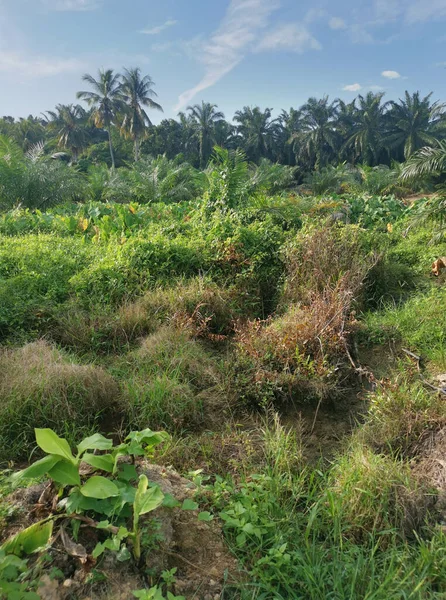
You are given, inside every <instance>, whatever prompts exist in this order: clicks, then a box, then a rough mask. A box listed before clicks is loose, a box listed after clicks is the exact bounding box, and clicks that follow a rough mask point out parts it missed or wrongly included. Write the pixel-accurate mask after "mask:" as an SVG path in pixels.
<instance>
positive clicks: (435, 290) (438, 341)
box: [363, 286, 446, 369]
mask: <svg viewBox="0 0 446 600" xmlns="http://www.w3.org/2000/svg"><path fill="white" fill-rule="evenodd" d="M445 303H446V288H445V287H437V286H433V287H432V288H431V289H430V291H429V292H428V293H424V294H417V295H414V296H413V297H411V298H410V299H409V300H407V302H405V303H404V304H399V305H388V306H387V308H384V309H383V310H382V311H379V312H373V313H372V312H370V313H366V314H365V315H364V318H363V320H364V324H365V331H364V332H363V335H365V336H366V338H367V339H368V341H369V342H371V343H375V344H382V343H384V342H386V341H389V340H390V341H392V340H393V341H395V342H397V343H399V344H404V345H406V347H407V348H409V349H410V350H412V351H413V352H415V353H416V354H421V355H422V356H423V357H424V358H427V359H428V360H429V361H431V362H432V363H433V365H432V366H433V367H434V368H439V369H443V368H445V367H446V312H445V311H444V310H443V308H442V307H444V306H445Z"/></svg>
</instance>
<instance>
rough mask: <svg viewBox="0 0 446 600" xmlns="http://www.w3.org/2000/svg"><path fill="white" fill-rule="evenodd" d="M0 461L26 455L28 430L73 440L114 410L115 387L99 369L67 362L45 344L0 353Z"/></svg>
mask: <svg viewBox="0 0 446 600" xmlns="http://www.w3.org/2000/svg"><path fill="white" fill-rule="evenodd" d="M0 397H1V399H2V402H1V405H0V448H2V449H3V450H0V457H2V458H5V459H6V458H9V459H10V458H19V457H20V458H22V457H26V456H27V455H28V454H29V452H30V450H31V449H32V448H33V447H34V439H35V437H34V427H50V428H52V429H54V430H55V431H56V432H58V433H59V434H61V435H64V436H66V437H68V438H69V439H70V441H71V442H74V441H75V442H78V441H79V438H81V437H82V436H83V435H84V434H86V433H87V432H91V431H92V430H93V429H94V428H95V427H97V426H98V424H99V421H100V420H101V419H102V418H104V417H106V416H108V415H109V414H110V413H112V412H116V411H117V410H118V407H119V387H118V385H117V383H116V382H115V381H114V379H113V378H112V377H111V376H110V375H109V374H108V373H106V372H105V371H104V370H102V369H100V368H98V367H94V366H86V365H78V364H75V363H73V362H70V361H69V360H68V359H67V358H66V357H65V356H63V355H62V354H61V353H60V352H58V350H56V349H55V348H54V347H52V346H51V345H50V344H48V343H47V342H45V341H42V340H41V341H37V342H34V343H31V344H27V345H26V346H24V347H23V348H19V349H15V350H4V351H3V352H2V353H1V354H0Z"/></svg>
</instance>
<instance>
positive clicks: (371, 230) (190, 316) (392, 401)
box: [0, 196, 446, 600]
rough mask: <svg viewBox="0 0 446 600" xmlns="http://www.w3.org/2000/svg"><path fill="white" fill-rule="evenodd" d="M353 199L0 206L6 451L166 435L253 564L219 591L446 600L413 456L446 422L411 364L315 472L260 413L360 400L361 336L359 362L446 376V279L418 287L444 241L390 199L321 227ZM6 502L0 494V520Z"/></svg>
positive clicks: (438, 535) (428, 496)
mask: <svg viewBox="0 0 446 600" xmlns="http://www.w3.org/2000/svg"><path fill="white" fill-rule="evenodd" d="M345 202H347V200H346V199H345V198H335V199H333V200H329V201H326V200H324V201H321V200H320V199H318V198H315V199H314V198H313V199H309V200H308V202H307V201H303V200H301V199H295V198H292V199H289V198H288V197H287V196H284V197H281V198H279V199H277V198H276V199H271V198H267V197H263V196H259V197H258V198H255V199H252V200H251V201H250V204H247V205H245V206H244V207H243V208H240V209H237V210H234V211H227V210H226V211H225V210H222V211H221V212H219V211H214V212H213V213H210V214H206V211H205V210H204V206H203V204H200V202H199V201H197V202H184V203H180V204H178V205H175V206H168V205H163V206H160V205H153V206H146V207H144V208H142V207H140V206H138V205H136V204H134V205H128V204H122V205H119V204H110V205H105V204H102V205H101V204H98V203H96V204H90V205H84V206H69V207H68V206H67V207H65V208H63V207H58V208H57V209H54V210H53V211H51V212H49V213H31V212H29V211H28V212H26V211H14V212H10V213H5V214H4V215H2V216H1V217H0V231H1V232H2V235H0V335H1V336H2V341H3V342H4V346H3V347H2V348H1V349H0V397H1V403H0V460H2V461H5V462H6V461H9V460H22V459H26V458H27V457H28V456H29V454H30V453H32V451H33V449H34V427H36V426H37V427H51V428H53V429H55V430H56V431H57V432H58V433H59V434H61V435H63V436H64V437H67V438H68V440H69V441H70V442H74V441H75V440H78V439H80V438H82V437H84V436H85V435H87V434H89V433H91V432H93V431H97V430H103V431H104V432H105V433H115V434H116V435H117V436H118V437H119V435H120V434H121V433H122V432H124V431H128V430H130V429H133V430H135V429H142V428H146V427H150V428H151V429H161V428H165V429H167V430H168V431H169V432H170V433H172V434H173V436H174V437H173V440H172V441H171V442H170V444H166V446H165V447H163V448H162V449H160V450H159V453H158V454H157V456H156V460H159V461H161V462H162V463H163V464H171V463H172V464H174V466H175V467H176V468H177V469H178V470H180V471H189V470H192V471H194V470H196V469H198V468H200V467H201V468H203V469H204V471H205V472H204V473H203V474H200V475H199V476H198V477H199V478H203V477H204V478H206V477H210V479H208V480H207V483H204V484H202V485H200V486H199V489H198V495H199V497H200V502H201V503H204V504H206V503H207V505H208V508H209V509H210V510H212V511H214V512H215V513H216V514H217V513H218V514H220V516H221V518H222V521H223V523H224V533H225V537H226V539H227V541H228V544H229V545H230V547H231V549H232V550H233V552H234V554H235V556H236V557H237V558H238V559H239V562H240V565H241V566H242V568H243V569H244V571H245V573H244V575H242V576H241V577H240V581H241V582H239V583H238V584H231V586H232V587H231V588H229V587H228V589H227V591H226V594H227V595H226V597H228V598H241V599H243V600H245V599H246V600H247V599H258V600H267V599H270V598H271V600H272V599H280V598H283V599H288V598H296V599H299V600H300V599H302V600H308V599H310V600H313V599H314V600H321V599H322V598H333V600H334V599H336V600H343V599H345V600H347V599H355V600H356V599H358V600H363V599H367V600H388V599H391V600H393V599H395V600H397V599H398V600H400V599H403V598H404V599H410V600H425V599H432V600H433V599H435V600H437V599H438V600H439V599H440V598H442V597H446V576H445V571H446V569H445V567H446V558H445V557H446V552H445V550H446V539H445V535H444V534H443V533H442V532H441V530H440V529H439V528H438V526H437V524H436V522H435V511H434V510H431V509H432V507H433V508H435V506H434V503H435V493H436V492H435V490H431V489H430V487H429V486H428V485H427V484H425V483H422V482H420V481H419V480H418V479H416V478H415V476H414V475H413V474H412V470H411V463H410V460H411V459H412V458H414V457H416V456H417V448H418V446H419V442H420V440H422V439H424V437H423V436H425V435H426V432H435V431H437V430H438V429H439V428H441V427H442V426H444V424H445V419H446V411H445V408H444V399H443V398H441V397H438V396H437V395H435V394H432V393H430V392H429V391H428V390H427V389H426V388H425V387H424V386H423V385H422V382H421V380H420V376H419V373H418V371H417V369H416V368H415V366H414V364H413V362H411V361H410V360H409V359H407V358H404V360H401V361H400V362H399V363H397V364H396V365H395V364H393V363H392V369H393V370H392V369H390V368H389V369H387V374H388V379H386V380H383V381H381V382H378V385H377V388H376V390H375V391H374V392H373V393H369V394H368V395H367V398H366V399H367V402H368V410H367V411H366V414H364V416H363V418H362V422H361V423H358V424H357V428H356V433H355V434H354V435H353V436H352V437H351V438H350V439H349V440H346V442H345V443H344V444H343V445H342V444H338V443H337V447H338V448H339V452H338V454H337V455H336V457H335V458H334V459H333V460H332V463H331V464H328V463H327V462H326V461H325V462H324V461H323V460H321V462H320V463H319V464H317V465H314V464H312V465H309V464H307V463H306V462H305V458H304V457H305V443H306V440H307V439H308V436H309V426H311V424H309V423H304V421H303V420H301V419H299V418H298V417H297V416H296V419H295V423H294V426H293V429H292V430H287V429H285V428H284V427H283V426H282V424H281V418H280V414H276V413H272V412H271V410H270V409H269V410H268V411H267V414H266V416H265V418H264V419H260V418H259V416H262V415H263V408H264V406H265V405H269V402H275V407H276V409H277V407H279V408H280V410H284V411H288V410H290V409H291V408H292V409H293V410H294V411H296V415H297V412H298V410H299V407H300V406H301V403H302V404H303V403H306V405H308V403H309V402H311V401H312V400H313V401H314V400H316V402H318V401H322V402H325V401H329V400H330V401H332V402H334V401H335V400H336V399H337V398H339V397H344V396H346V397H347V398H349V397H351V396H353V392H354V393H357V391H358V379H357V376H356V374H355V373H354V372H353V371H352V368H351V366H352V365H351V363H350V360H349V358H348V356H347V353H346V347H350V350H351V352H352V354H353V355H354V356H355V354H354V352H353V347H352V346H353V344H352V341H353V338H355V341H356V342H357V343H358V345H359V355H361V346H366V347H367V349H368V350H370V349H372V350H376V348H378V349H379V347H380V346H383V347H385V348H388V347H390V348H392V350H393V351H395V352H396V356H397V357H399V349H400V348H401V347H405V348H408V349H410V350H412V351H413V352H415V353H416V354H421V355H422V356H423V357H425V358H426V359H427V364H426V365H427V367H428V369H427V371H426V373H425V375H426V376H429V373H433V372H435V373H436V372H442V371H444V369H445V368H446V311H445V310H444V308H443V307H444V306H445V305H446V287H445V286H444V284H442V283H441V282H437V281H434V280H433V278H432V277H431V276H430V264H431V262H432V260H433V259H434V258H436V257H437V256H440V255H445V254H446V247H445V245H444V244H443V245H442V244H437V245H432V244H430V243H429V242H430V240H431V237H432V232H431V231H430V230H429V229H428V228H426V227H423V228H419V229H409V231H408V232H407V227H408V220H407V217H406V216H404V215H403V214H402V213H403V207H402V206H400V203H398V202H396V201H393V200H392V199H390V200H389V199H387V200H385V199H381V198H379V197H374V198H373V201H368V202H365V201H364V199H363V198H361V197H359V198H358V197H354V198H352V197H350V198H349V199H348V202H350V204H352V206H353V205H354V209H355V220H356V221H357V222H359V223H362V225H363V226H364V227H362V228H361V227H360V226H358V225H347V226H344V225H340V224H333V223H331V222H330V221H328V222H326V218H327V217H329V215H330V212H332V211H333V210H337V208H339V206H341V205H343V204H345ZM305 206H307V210H306V209H305ZM393 209H395V211H394V210H393ZM396 209H397V210H396ZM389 211H390V212H389ZM392 211H393V212H392ZM389 222H392V223H393V229H392V227H391V228H389V230H388V229H387V227H386V226H387V224H388V223H389ZM406 232H407V233H406ZM371 256H374V257H376V261H375V262H376V264H375V266H373V267H372V268H371V269H370V270H369V272H368V273H367V274H366V270H367V269H363V265H364V264H365V263H366V262H367V264H368V265H370V264H371ZM374 260H375V259H374ZM365 275H367V276H366V280H365V284H364V286H362V285H361V282H362V279H363V277H364V276H365ZM361 311H363V312H361ZM42 336H44V338H45V341H43V340H42V339H39V338H42ZM36 339H37V340H39V341H34V343H28V342H29V341H30V340H36ZM348 344H350V346H348ZM355 358H356V356H355ZM380 359H381V360H382V361H386V360H387V356H386V355H385V354H384V353H382V355H381V356H380ZM395 362H396V361H395ZM334 403H335V402H334ZM315 409H316V405H315ZM338 410H339V409H338ZM336 416H337V417H338V416H339V415H336ZM318 435H319V433H318V431H317V427H316V429H315V432H314V433H313V438H314V437H316V438H317V436H318ZM313 441H314V439H313ZM328 443H329V442H328ZM229 473H230V475H229ZM217 474H218V477H216V475H217ZM209 481H212V484H210V483H209ZM2 485H3V484H2V482H1V480H0V496H1V495H2V494H3V492H2V491H1V490H2ZM5 494H6V492H5ZM9 510H10V508H9V507H7V506H3V505H2V504H1V500H0V522H1V520H2V518H4V517H5V516H7V514H8V511H9ZM216 522H218V521H216ZM228 585H229V584H228Z"/></svg>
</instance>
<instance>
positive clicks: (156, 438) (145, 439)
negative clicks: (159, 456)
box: [125, 429, 170, 446]
mask: <svg viewBox="0 0 446 600" xmlns="http://www.w3.org/2000/svg"><path fill="white" fill-rule="evenodd" d="M125 439H126V440H132V441H133V442H136V443H138V444H144V445H146V446H156V445H157V444H161V442H165V441H167V440H169V439H170V435H169V434H168V433H167V432H166V431H152V430H151V429H143V430H142V431H131V432H130V433H129V434H128V436H127V437H126V438H125Z"/></svg>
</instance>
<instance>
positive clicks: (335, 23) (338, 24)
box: [328, 17, 347, 30]
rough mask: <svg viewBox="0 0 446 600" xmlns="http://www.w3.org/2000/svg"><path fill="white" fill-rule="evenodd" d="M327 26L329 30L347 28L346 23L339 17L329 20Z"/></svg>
mask: <svg viewBox="0 0 446 600" xmlns="http://www.w3.org/2000/svg"><path fill="white" fill-rule="evenodd" d="M328 26H329V27H330V29H335V30H336V29H346V28H347V23H346V22H345V21H344V19H341V18H340V17H331V19H330V20H329V21H328Z"/></svg>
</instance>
